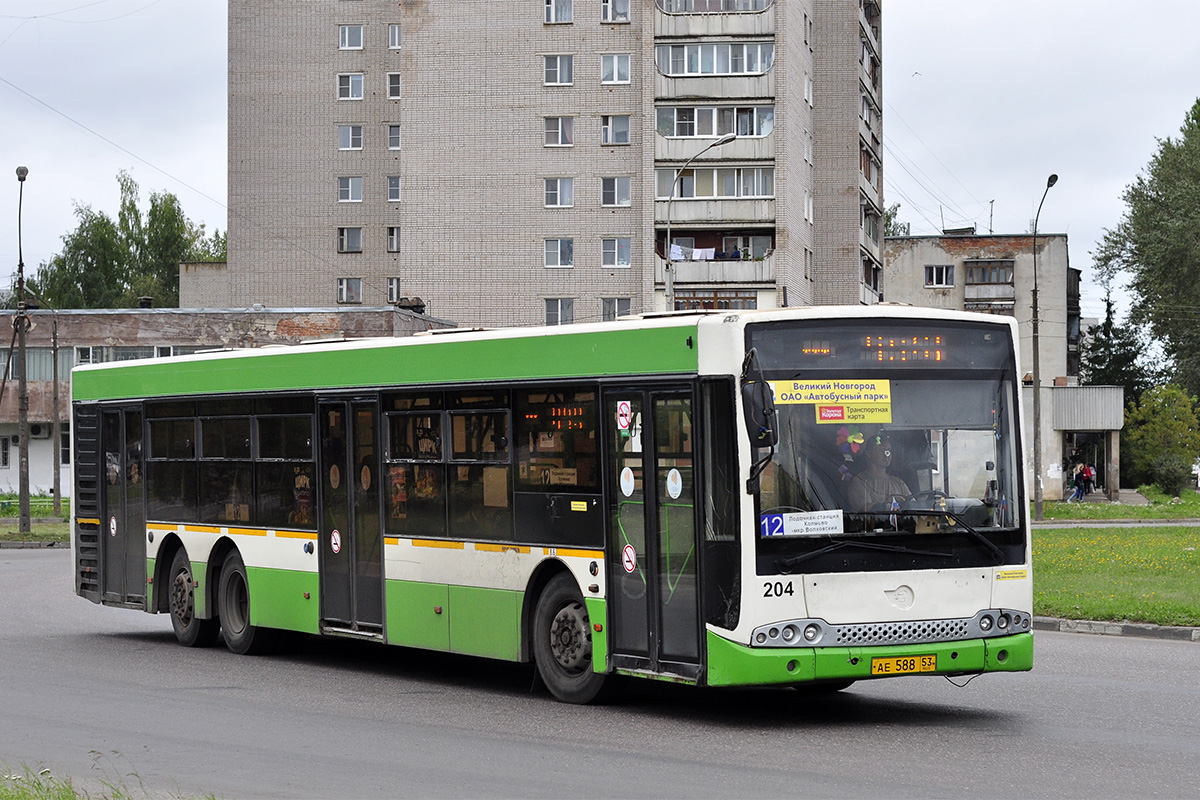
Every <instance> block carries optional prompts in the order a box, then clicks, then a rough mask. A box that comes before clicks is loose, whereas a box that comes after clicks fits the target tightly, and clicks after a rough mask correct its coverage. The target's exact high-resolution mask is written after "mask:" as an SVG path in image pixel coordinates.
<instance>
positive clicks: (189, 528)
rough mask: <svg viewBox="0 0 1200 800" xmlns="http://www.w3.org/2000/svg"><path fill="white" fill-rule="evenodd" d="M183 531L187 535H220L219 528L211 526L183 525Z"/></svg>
mask: <svg viewBox="0 0 1200 800" xmlns="http://www.w3.org/2000/svg"><path fill="white" fill-rule="evenodd" d="M183 529H184V531H186V532H187V533H220V532H221V529H220V528H214V527H213V526H211V525H184V526H183Z"/></svg>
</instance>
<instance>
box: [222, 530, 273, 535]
mask: <svg viewBox="0 0 1200 800" xmlns="http://www.w3.org/2000/svg"><path fill="white" fill-rule="evenodd" d="M226 530H227V531H229V533H231V534H234V535H240V536H266V535H267V532H266V530H265V529H263V528H226Z"/></svg>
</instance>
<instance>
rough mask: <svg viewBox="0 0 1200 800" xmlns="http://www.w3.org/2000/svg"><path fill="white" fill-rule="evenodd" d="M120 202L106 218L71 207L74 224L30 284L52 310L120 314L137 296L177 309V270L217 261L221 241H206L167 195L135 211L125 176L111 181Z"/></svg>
mask: <svg viewBox="0 0 1200 800" xmlns="http://www.w3.org/2000/svg"><path fill="white" fill-rule="evenodd" d="M117 185H118V186H119V187H120V191H121V202H120V206H119V210H118V212H117V218H116V219H115V220H114V219H112V218H111V217H109V216H108V215H107V214H105V213H104V212H102V211H100V212H98V211H93V210H92V209H91V207H90V206H87V205H83V204H79V205H76V206H75V216H76V217H77V218H78V219H79V225H78V226H77V227H76V228H75V230H74V231H72V232H71V233H68V234H67V235H65V236H63V240H62V241H63V249H62V252H60V253H59V254H58V255H56V256H54V257H53V258H51V259H50V260H49V261H46V262H44V263H42V264H41V266H40V267H39V268H38V272H37V275H36V276H34V277H32V278H30V284H32V286H33V289H34V291H36V292H37V294H38V295H40V296H41V297H44V298H45V299H46V301H47V302H48V303H50V305H52V306H54V307H55V308H127V307H132V306H136V305H137V300H138V298H139V297H153V298H154V302H155V304H156V305H160V306H167V307H172V306H177V305H179V264H180V262H184V261H223V260H224V259H225V236H224V235H223V234H222V233H221V232H220V231H215V232H214V233H213V235H212V236H211V237H206V236H205V233H204V225H203V224H196V223H194V222H192V221H191V220H190V219H188V218H187V215H185V214H184V213H183V208H182V207H181V206H180V204H179V200H178V198H176V197H175V195H173V194H171V193H169V192H160V193H154V194H151V195H150V208H149V210H148V211H147V212H146V213H145V214H143V213H142V211H141V209H140V208H139V206H138V197H139V189H138V185H137V183H136V182H135V181H134V180H133V178H132V177H131V176H130V175H129V173H127V172H121V173H119V174H118V175H117Z"/></svg>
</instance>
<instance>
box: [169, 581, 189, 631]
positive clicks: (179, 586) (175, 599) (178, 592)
mask: <svg viewBox="0 0 1200 800" xmlns="http://www.w3.org/2000/svg"><path fill="white" fill-rule="evenodd" d="M171 613H172V614H174V615H175V618H176V619H178V620H179V621H180V622H182V623H183V624H184V625H187V624H188V623H190V622H191V621H192V576H191V575H189V574H188V573H187V571H186V570H181V571H180V572H179V573H178V574H177V575H176V576H175V580H174V581H172V582H171Z"/></svg>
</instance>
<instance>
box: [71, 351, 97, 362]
mask: <svg viewBox="0 0 1200 800" xmlns="http://www.w3.org/2000/svg"><path fill="white" fill-rule="evenodd" d="M75 363H76V364H91V363H93V362H92V348H90V347H76V348H75Z"/></svg>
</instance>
